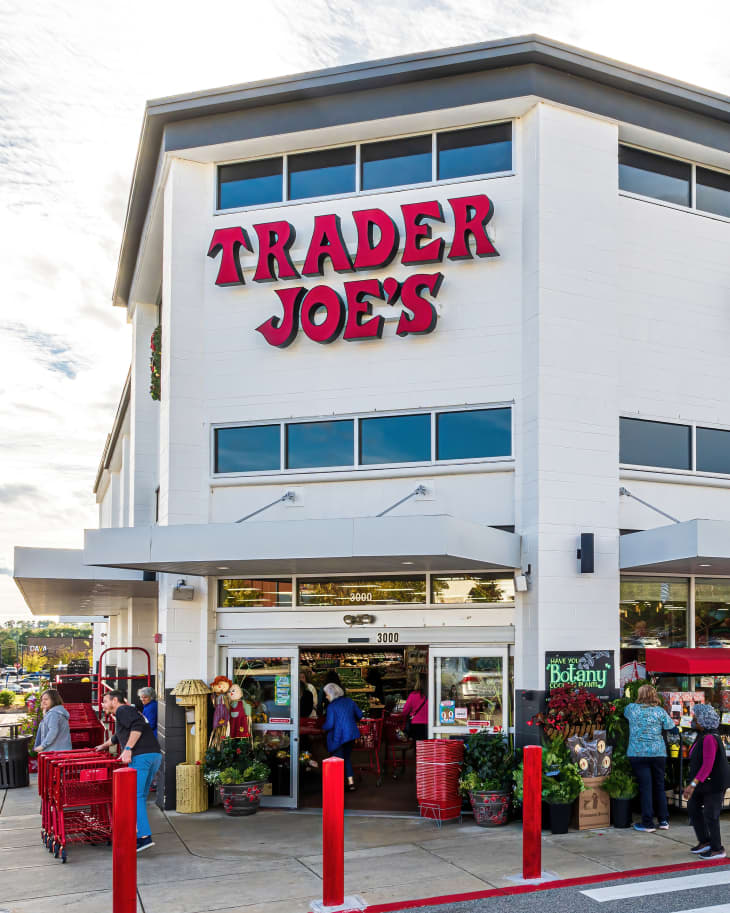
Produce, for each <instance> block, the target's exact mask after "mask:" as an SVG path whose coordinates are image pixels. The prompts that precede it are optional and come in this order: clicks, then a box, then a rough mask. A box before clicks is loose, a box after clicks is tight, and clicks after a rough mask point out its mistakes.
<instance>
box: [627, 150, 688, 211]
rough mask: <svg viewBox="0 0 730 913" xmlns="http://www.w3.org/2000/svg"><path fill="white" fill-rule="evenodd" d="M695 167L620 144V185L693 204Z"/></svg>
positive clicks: (641, 192)
mask: <svg viewBox="0 0 730 913" xmlns="http://www.w3.org/2000/svg"><path fill="white" fill-rule="evenodd" d="M691 175H692V168H691V166H690V165H689V164H687V163H686V162H679V161H676V160H675V159H671V158H666V157H665V156H663V155H654V154H653V153H651V152H644V151H643V150H641V149H632V148H630V147H629V146H619V150H618V186H619V189H620V190H627V191H628V192H629V193H639V194H641V195H642V196H645V197H654V198H655V199H657V200H664V201H666V202H667V203H676V204H677V205H679V206H690V205H691V196H690V185H691Z"/></svg>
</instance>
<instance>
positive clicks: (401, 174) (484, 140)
mask: <svg viewBox="0 0 730 913" xmlns="http://www.w3.org/2000/svg"><path fill="white" fill-rule="evenodd" d="M434 150H435V155H434ZM511 170H512V124H511V122H509V121H508V122H506V123H501V124H485V125H484V126H481V127H467V128H464V129H460V130H444V131H442V132H438V133H424V134H422V135H421V136H409V137H402V138H400V139H390V140H380V141H378V142H371V143H356V144H354V145H350V146H338V147H335V148H332V149H320V150H315V151H312V152H300V153H292V154H289V155H287V156H278V157H276V158H268V159H256V160H252V161H248V162H239V163H237V164H232V165H220V166H219V167H218V209H238V208H244V207H251V208H255V207H257V206H263V205H266V204H270V203H281V202H287V201H290V200H304V199H315V198H318V197H326V196H337V195H341V194H354V193H356V192H357V191H358V190H359V191H365V192H367V191H372V190H379V189H381V188H386V187H407V186H409V185H410V184H425V183H429V182H431V181H437V180H438V181H447V180H455V179H458V178H467V177H477V176H480V175H487V174H503V173H505V172H509V171H511ZM358 173H359V186H358V180H357V176H358Z"/></svg>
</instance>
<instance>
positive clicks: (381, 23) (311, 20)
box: [0, 0, 730, 623]
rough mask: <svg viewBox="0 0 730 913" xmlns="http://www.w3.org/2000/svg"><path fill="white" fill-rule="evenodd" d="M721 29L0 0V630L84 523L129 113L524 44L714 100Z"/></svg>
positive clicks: (721, 82) (582, 8)
mask: <svg viewBox="0 0 730 913" xmlns="http://www.w3.org/2000/svg"><path fill="white" fill-rule="evenodd" d="M729 27H730V5H728V4H727V3H726V2H725V0H712V2H710V0H695V2H694V3H692V4H691V5H687V4H686V3H685V2H681V3H680V2H675V0H663V2H657V0H630V2H629V0H612V2H610V3H609V2H606V0H553V2H543V0H525V2H522V3H517V2H514V0H499V2H496V0H479V2H477V0H387V2H386V0H341V2H338V0H268V2H265V3H264V2H261V0H256V2H253V0H237V2H229V0H218V2H208V3H207V4H200V3H191V2H187V0H174V2H173V0H152V2H150V0H145V2H144V3H142V2H139V0H126V2H124V3H114V4H112V3H110V2H108V0H91V2H90V0H73V2H68V0H64V2H55V0H36V2H34V3H33V4H29V3H26V2H16V0H0V623H2V622H3V621H5V620H7V619H8V618H13V617H14V618H20V617H26V616H28V615H29V612H28V609H27V607H26V606H25V603H24V601H23V599H22V597H21V595H20V592H19V591H18V589H17V588H16V586H15V584H14V583H13V580H12V568H13V547H14V546H16V545H26V546H36V547H48V548H51V547H53V548H80V547H81V546H82V544H83V530H84V528H91V527H94V526H96V525H97V518H98V513H97V507H96V503H95V498H94V495H93V491H92V489H93V484H94V478H95V475H96V470H97V468H98V465H99V460H100V458H101V454H102V450H103V447H104V442H105V439H106V435H107V434H108V433H109V431H110V430H111V425H112V421H113V418H114V412H115V409H116V405H117V401H118V399H119V396H120V394H121V390H122V385H123V383H124V379H125V376H126V373H127V369H128V367H129V361H130V352H131V333H130V328H129V327H128V326H127V323H126V313H125V311H124V309H121V308H115V307H113V306H112V305H111V292H112V287H113V284H114V277H115V271H116V263H117V257H118V253H119V245H120V241H121V234H122V227H123V220H124V213H125V208H126V203H127V197H128V192H129V185H130V180H131V176H132V168H133V164H134V157H135V152H136V148H137V142H138V138H139V132H140V128H141V124H142V115H143V111H144V104H145V101H146V99H148V98H159V97H161V96H165V95H174V94H178V93H182V92H188V91H195V90H201V89H206V88H212V87H216V86H224V85H232V84H236V83H241V82H246V81H249V80H256V79H265V78H267V77H271V76H277V75H283V74H288V73H296V72H300V71H303V70H311V69H317V68H320V67H329V66H336V65H339V64H345V63H352V62H355V61H358V60H368V59H377V58H379V57H388V56H393V55H397V54H405V53H411V52H416V51H423V50H428V49H434V48H441V47H447V46H454V45H459V44H466V43H471V42H477V41H489V40H493V39H497V38H504V37H508V36H516V35H524V34H528V33H538V34H541V35H544V36H546V37H549V38H553V39H556V40H558V41H563V42H565V43H567V44H573V45H576V46H578V47H580V48H583V49H585V50H589V51H593V52H595V53H598V54H603V55H605V56H608V57H614V58H616V59H618V60H622V61H625V62H628V63H631V64H634V65H636V66H640V67H643V68H645V69H649V70H654V71H656V72H659V73H664V74H666V75H668V76H671V77H673V78H675V79H680V80H684V81H686V82H690V83H694V84H696V85H700V86H704V87H706V88H709V89H712V90H713V91H716V92H722V93H725V94H728V95H730V55H728V53H727V35H728V33H729Z"/></svg>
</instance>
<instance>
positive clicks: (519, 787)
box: [513, 736, 585, 805]
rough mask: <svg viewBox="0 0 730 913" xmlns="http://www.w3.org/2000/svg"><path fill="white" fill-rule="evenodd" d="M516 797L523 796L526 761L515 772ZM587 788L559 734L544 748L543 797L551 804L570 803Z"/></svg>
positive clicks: (519, 798)
mask: <svg viewBox="0 0 730 913" xmlns="http://www.w3.org/2000/svg"><path fill="white" fill-rule="evenodd" d="M513 779H514V781H515V798H516V799H518V800H519V801H520V802H521V801H522V796H523V779H524V762H523V764H520V766H519V767H518V768H517V770H516V771H515V772H514V774H513ZM584 789H585V787H584V785H583V778H582V777H581V775H580V769H579V767H578V765H577V764H574V763H573V762H572V761H571V760H570V753H569V752H568V748H567V746H566V745H565V743H564V742H563V740H562V738H561V737H560V736H558V737H557V738H555V739H553V740H552V741H551V742H550V743H549V744H548V745H545V746H544V747H543V749H542V798H543V800H544V801H545V802H547V803H548V804H549V805H568V804H570V803H571V802H573V801H574V800H575V799H577V798H578V796H579V795H580V793H582V792H583V790H584Z"/></svg>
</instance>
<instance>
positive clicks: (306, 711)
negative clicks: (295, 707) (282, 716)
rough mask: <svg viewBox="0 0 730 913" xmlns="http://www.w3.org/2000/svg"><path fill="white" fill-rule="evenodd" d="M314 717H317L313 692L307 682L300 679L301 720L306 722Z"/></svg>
mask: <svg viewBox="0 0 730 913" xmlns="http://www.w3.org/2000/svg"><path fill="white" fill-rule="evenodd" d="M312 716H317V713H316V711H315V709H314V698H313V697H312V692H311V691H310V690H309V688H307V686H306V684H305V682H303V681H302V680H301V679H299V719H300V720H306V719H308V718H309V717H312Z"/></svg>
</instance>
